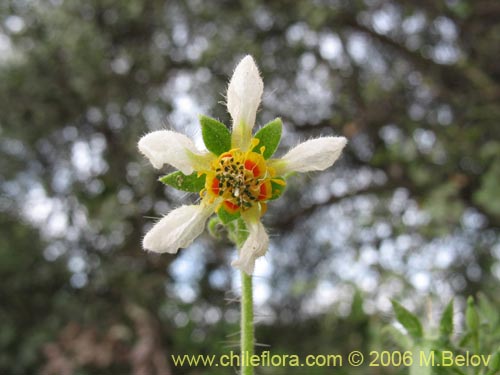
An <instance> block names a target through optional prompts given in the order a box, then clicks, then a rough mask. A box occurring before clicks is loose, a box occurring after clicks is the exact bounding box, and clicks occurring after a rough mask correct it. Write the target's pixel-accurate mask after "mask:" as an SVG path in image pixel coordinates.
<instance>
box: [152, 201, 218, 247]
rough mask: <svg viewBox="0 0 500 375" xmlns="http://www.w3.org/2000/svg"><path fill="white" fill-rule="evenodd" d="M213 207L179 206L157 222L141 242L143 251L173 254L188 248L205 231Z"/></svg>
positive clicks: (202, 205) (201, 205)
mask: <svg viewBox="0 0 500 375" xmlns="http://www.w3.org/2000/svg"><path fill="white" fill-rule="evenodd" d="M213 210H214V205H207V204H203V203H202V204H200V205H190V206H181V207H179V208H177V209H175V210H173V211H171V212H170V213H169V214H168V215H167V216H164V217H163V218H162V219H161V220H160V221H158V222H157V223H156V224H155V225H154V226H153V228H151V230H150V231H149V232H148V233H147V234H146V236H145V237H144V240H143V241H142V246H143V247H144V249H145V250H150V251H154V252H156V253H171V254H175V253H176V252H177V250H178V249H179V248H185V247H188V246H189V245H190V244H191V243H192V242H193V241H194V239H195V238H196V237H198V236H199V235H200V234H201V233H202V232H203V230H204V229H205V222H206V221H207V219H208V217H209V216H210V215H211V214H212V212H213Z"/></svg>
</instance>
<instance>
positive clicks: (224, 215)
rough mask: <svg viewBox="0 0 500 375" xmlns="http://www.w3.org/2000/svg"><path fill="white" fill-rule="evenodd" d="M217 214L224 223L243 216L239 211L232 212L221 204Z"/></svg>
mask: <svg viewBox="0 0 500 375" xmlns="http://www.w3.org/2000/svg"><path fill="white" fill-rule="evenodd" d="M217 215H218V216H219V219H220V221H221V222H222V224H228V223H230V222H231V221H233V220H236V219H238V218H239V217H240V216H241V214H240V212H239V211H238V212H236V213H234V214H232V213H230V212H229V211H227V210H226V209H225V208H224V206H220V208H219V209H218V210H217Z"/></svg>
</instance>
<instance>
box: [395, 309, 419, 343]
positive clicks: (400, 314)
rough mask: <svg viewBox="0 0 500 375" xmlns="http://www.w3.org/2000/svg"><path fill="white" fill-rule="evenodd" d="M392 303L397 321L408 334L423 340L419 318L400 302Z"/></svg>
mask: <svg viewBox="0 0 500 375" xmlns="http://www.w3.org/2000/svg"><path fill="white" fill-rule="evenodd" d="M391 302H392V307H393V309H394V313H395V314H396V319H397V320H398V321H399V323H401V325H402V326H403V327H404V328H405V329H406V330H407V331H408V334H409V335H410V336H411V337H413V338H415V339H420V338H422V334H423V331H422V325H421V324H420V321H419V320H418V318H417V317H416V316H415V315H413V314H412V313H411V312H409V311H408V310H407V309H405V308H404V307H403V306H402V305H400V304H399V303H398V302H396V301H394V300H393V301H391Z"/></svg>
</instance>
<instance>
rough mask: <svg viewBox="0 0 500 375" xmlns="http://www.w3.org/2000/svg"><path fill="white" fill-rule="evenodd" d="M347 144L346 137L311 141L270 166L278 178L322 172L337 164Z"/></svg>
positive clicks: (302, 144)
mask: <svg viewBox="0 0 500 375" xmlns="http://www.w3.org/2000/svg"><path fill="white" fill-rule="evenodd" d="M346 143H347V139H346V138H344V137H322V138H316V139H311V140H309V141H306V142H304V143H301V144H299V145H298V146H296V147H294V148H292V149H291V150H290V151H288V153H287V154H286V155H285V156H283V157H282V158H281V159H276V160H272V161H271V162H270V163H269V164H270V166H272V167H273V168H275V171H276V175H278V176H281V175H283V174H285V173H289V172H310V171H322V170H324V169H326V168H328V167H330V166H331V165H332V164H333V163H335V161H336V160H337V159H338V158H339V156H340V153H341V152H342V149H343V148H344V146H345V145H346Z"/></svg>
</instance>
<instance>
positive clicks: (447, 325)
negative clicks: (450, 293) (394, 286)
mask: <svg viewBox="0 0 500 375" xmlns="http://www.w3.org/2000/svg"><path fill="white" fill-rule="evenodd" d="M439 332H440V333H441V335H442V336H444V337H448V336H450V335H451V334H452V333H453V300H451V301H450V302H449V303H448V305H447V306H446V308H445V309H444V312H443V315H441V321H440V323H439Z"/></svg>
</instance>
